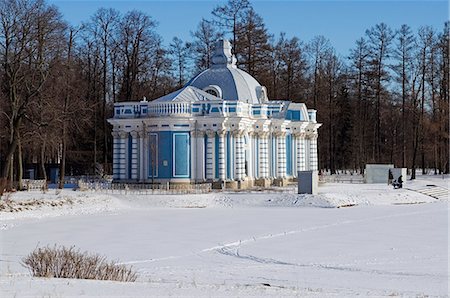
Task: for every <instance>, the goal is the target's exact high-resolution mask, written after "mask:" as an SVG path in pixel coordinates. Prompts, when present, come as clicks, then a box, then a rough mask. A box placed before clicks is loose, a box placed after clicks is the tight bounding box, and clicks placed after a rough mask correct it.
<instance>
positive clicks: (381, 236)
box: [0, 176, 449, 297]
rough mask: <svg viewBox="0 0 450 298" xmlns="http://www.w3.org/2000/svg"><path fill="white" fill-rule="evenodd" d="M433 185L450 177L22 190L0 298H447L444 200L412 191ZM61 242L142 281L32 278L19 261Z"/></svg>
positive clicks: (8, 209) (4, 224) (11, 210)
mask: <svg viewBox="0 0 450 298" xmlns="http://www.w3.org/2000/svg"><path fill="white" fill-rule="evenodd" d="M426 185H438V186H441V187H445V188H449V179H448V177H446V178H445V179H443V178H442V176H437V177H436V176H424V177H419V179H418V180H417V181H414V182H409V181H408V182H407V183H406V184H405V187H407V188H409V189H399V190H394V189H392V187H391V186H387V185H380V184H331V183H330V184H325V185H321V186H320V188H319V194H318V195H316V196H311V195H297V194H294V193H264V192H247V193H246V192H239V193H233V192H225V193H211V194H204V195H138V194H132V195H130V194H128V195H124V194H105V193H94V192H79V191H70V190H64V191H62V192H59V191H54V190H52V191H49V192H47V193H46V194H42V193H41V192H38V191H36V192H21V193H14V194H11V195H10V196H9V197H8V199H9V200H10V202H8V203H4V202H2V203H1V204H2V205H0V240H1V246H0V249H1V250H0V265H1V271H0V274H1V280H0V296H1V297H26V296H30V297H67V296H85V297H92V296H104V297H111V296H120V297H124V296H126V297H148V296H195V297H198V296H208V297H210V296H226V297H239V296H241V297H247V296H255V297H260V296H274V297H282V296H289V297H291V296H294V297H295V296H300V297H303V296H314V297H349V296H373V297H380V296H409V297H426V296H447V295H448V282H449V275H448V215H449V208H448V198H444V199H439V200H437V199H434V198H431V197H429V196H426V195H423V194H421V193H418V192H415V191H414V190H416V189H421V188H423V187H426ZM3 199H5V198H3ZM337 207H340V208H337ZM344 207H345V208H344ZM54 244H57V245H65V246H72V245H75V246H76V247H77V248H79V249H81V250H86V251H90V252H95V253H100V254H102V255H105V256H107V257H108V258H110V259H113V260H117V261H118V262H121V263H125V264H129V265H132V266H133V267H134V268H136V269H137V270H138V273H139V278H138V281H137V282H135V283H120V282H109V281H106V282H105V281H92V280H72V279H43V278H33V277H31V276H30V275H29V273H28V271H27V269H26V268H24V267H23V266H21V264H20V260H21V258H23V257H24V256H25V255H27V254H28V253H29V252H31V251H32V250H33V249H34V248H35V247H36V246H46V245H54Z"/></svg>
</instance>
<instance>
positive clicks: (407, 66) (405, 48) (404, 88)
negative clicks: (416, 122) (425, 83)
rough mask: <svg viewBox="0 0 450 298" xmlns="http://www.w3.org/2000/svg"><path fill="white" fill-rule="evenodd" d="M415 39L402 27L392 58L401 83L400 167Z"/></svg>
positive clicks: (403, 155)
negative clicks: (395, 62)
mask: <svg viewBox="0 0 450 298" xmlns="http://www.w3.org/2000/svg"><path fill="white" fill-rule="evenodd" d="M414 44H415V38H414V35H413V33H412V31H411V28H410V27H409V26H408V25H402V26H401V28H400V29H399V30H398V32H397V42H396V49H395V55H394V57H395V58H396V60H397V61H398V64H397V65H395V66H394V70H395V71H396V73H397V76H398V77H397V80H398V81H399V82H400V83H401V97H402V121H401V159H402V162H401V164H402V167H406V160H407V159H406V130H407V122H406V121H407V114H406V108H407V107H406V104H407V102H409V92H410V88H409V86H410V80H411V78H410V77H411V68H412V65H411V64H412V59H413V55H414V48H415V46H414Z"/></svg>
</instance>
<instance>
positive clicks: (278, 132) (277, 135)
mask: <svg viewBox="0 0 450 298" xmlns="http://www.w3.org/2000/svg"><path fill="white" fill-rule="evenodd" d="M273 134H274V135H275V136H276V137H285V136H286V132H285V131H274V132H273Z"/></svg>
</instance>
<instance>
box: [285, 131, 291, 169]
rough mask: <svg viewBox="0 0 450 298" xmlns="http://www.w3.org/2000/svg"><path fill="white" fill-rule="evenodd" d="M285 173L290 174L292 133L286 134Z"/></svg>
mask: <svg viewBox="0 0 450 298" xmlns="http://www.w3.org/2000/svg"><path fill="white" fill-rule="evenodd" d="M286 174H287V175H288V176H292V135H291V134H287V135H286Z"/></svg>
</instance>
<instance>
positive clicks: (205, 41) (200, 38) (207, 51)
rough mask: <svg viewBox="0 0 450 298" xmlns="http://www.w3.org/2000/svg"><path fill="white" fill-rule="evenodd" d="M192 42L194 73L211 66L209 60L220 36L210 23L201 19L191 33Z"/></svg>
mask: <svg viewBox="0 0 450 298" xmlns="http://www.w3.org/2000/svg"><path fill="white" fill-rule="evenodd" d="M191 35H192V37H193V38H194V41H193V42H192V50H193V54H194V56H195V57H196V58H195V66H196V72H200V71H202V70H205V69H207V68H209V67H210V66H211V58H212V54H213V50H214V44H215V42H216V41H217V40H218V39H220V38H222V34H221V33H219V32H218V31H217V29H216V28H215V27H214V26H213V25H212V22H210V21H207V20H205V19H202V20H201V21H200V23H199V24H198V26H197V30H196V31H194V32H191Z"/></svg>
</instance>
